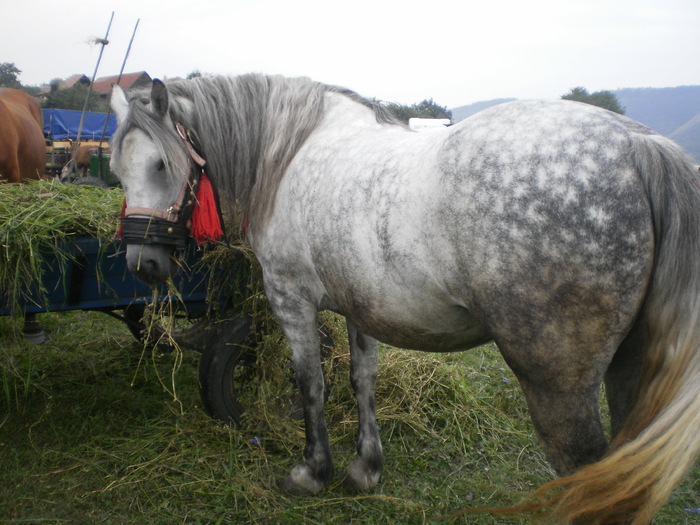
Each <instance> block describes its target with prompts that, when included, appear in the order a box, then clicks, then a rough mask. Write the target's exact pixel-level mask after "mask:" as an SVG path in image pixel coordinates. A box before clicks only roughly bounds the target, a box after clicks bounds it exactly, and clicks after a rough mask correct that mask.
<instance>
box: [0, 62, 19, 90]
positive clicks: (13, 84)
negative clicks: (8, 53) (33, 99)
mask: <svg viewBox="0 0 700 525" xmlns="http://www.w3.org/2000/svg"><path fill="white" fill-rule="evenodd" d="M20 73H22V71H21V70H19V69H18V68H17V67H16V66H15V64H14V63H13V62H3V63H2V64H0V87H8V88H15V89H20V88H21V87H22V83H21V82H20V81H19V79H18V78H17V77H18V76H19V75H20Z"/></svg>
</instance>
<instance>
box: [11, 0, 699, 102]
mask: <svg viewBox="0 0 700 525" xmlns="http://www.w3.org/2000/svg"><path fill="white" fill-rule="evenodd" d="M156 4H157V5H158V6H156ZM113 11H114V21H113V23H112V27H111V30H110V34H109V41H110V43H109V45H107V46H106V47H105V49H104V54H103V58H102V62H101V64H100V67H99V70H98V72H97V76H98V77H102V76H108V75H116V74H117V73H118V72H119V69H120V67H121V63H122V60H123V59H124V54H125V52H126V49H127V46H128V43H129V39H130V38H131V33H132V31H133V29H134V25H135V24H136V21H137V19H140V24H139V27H138V31H137V33H136V37H135V39H134V44H133V47H132V50H131V54H130V56H129V59H128V62H127V64H126V69H125V72H135V71H146V72H148V73H149V74H150V75H151V76H152V77H154V78H164V77H166V78H167V77H185V76H186V75H187V74H188V73H190V72H192V71H194V70H199V71H201V72H203V73H217V74H233V75H236V74H241V73H247V72H261V73H270V74H273V73H279V74H283V75H288V76H300V75H303V76H308V77H311V78H313V79H315V80H320V81H322V82H326V83H329V84H337V85H341V86H344V87H348V88H351V89H354V90H355V91H357V92H359V93H360V94H361V95H364V96H367V97H375V98H378V99H380V100H385V101H391V102H397V103H401V104H413V103H415V102H420V101H421V100H423V99H426V98H432V99H434V100H435V102H437V103H438V104H440V105H443V106H447V107H449V108H452V107H457V106H461V105H465V104H470V103H472V102H477V101H481V100H489V99H493V98H500V97H516V98H555V97H559V96H561V95H562V94H564V93H566V92H568V91H569V89H570V88H572V87H576V86H583V87H585V88H587V89H588V90H589V91H591V92H593V91H598V90H601V89H617V88H623V87H668V86H679V85H689V84H700V57H699V56H698V51H699V50H700V0H529V1H527V0H478V1H474V0H430V1H422V2H418V1H412V0H400V1H398V0H397V1H394V0H350V1H343V2H334V1H332V0H167V1H164V2H160V1H158V2H154V1H151V0H121V1H120V2H116V3H113V4H111V5H110V2H109V1H90V2H85V1H80V2H78V1H76V0H62V1H60V2H59V1H56V0H31V1H28V0H25V1H19V2H5V3H4V5H3V6H2V10H1V15H0V16H1V17H2V21H3V29H2V31H0V62H13V63H14V64H15V65H16V66H17V67H18V68H19V69H20V70H21V71H22V74H21V75H20V77H19V78H20V81H21V82H22V83H23V84H27V85H38V84H44V83H49V82H50V81H51V80H52V79H54V78H66V77H68V76H70V75H72V74H75V73H81V74H85V75H87V76H88V77H91V76H92V74H93V72H94V70H95V64H96V62H97V58H98V55H99V51H100V46H98V45H94V44H91V43H90V41H91V40H94V39H95V38H103V37H104V35H105V32H106V30H107V26H108V23H109V19H110V16H111V13H112V12H113Z"/></svg>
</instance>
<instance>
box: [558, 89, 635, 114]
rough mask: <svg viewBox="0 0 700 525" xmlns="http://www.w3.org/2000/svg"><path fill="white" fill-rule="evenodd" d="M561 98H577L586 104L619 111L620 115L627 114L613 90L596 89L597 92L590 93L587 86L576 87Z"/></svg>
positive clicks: (576, 99)
mask: <svg viewBox="0 0 700 525" xmlns="http://www.w3.org/2000/svg"><path fill="white" fill-rule="evenodd" d="M561 98H563V99H564V100H575V101H577V102H584V103H586V104H591V105H593V106H598V107H601V108H604V109H607V110H610V111H613V112H615V113H619V114H620V115H624V114H625V108H623V107H622V106H621V105H620V103H619V102H618V100H617V97H616V96H615V94H614V93H612V92H611V91H596V92H595V93H589V92H588V90H586V89H585V88H582V87H575V88H572V89H571V91H569V92H568V93H566V94H565V95H562V96H561Z"/></svg>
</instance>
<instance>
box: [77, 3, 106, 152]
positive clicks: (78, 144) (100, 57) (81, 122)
mask: <svg viewBox="0 0 700 525" xmlns="http://www.w3.org/2000/svg"><path fill="white" fill-rule="evenodd" d="M112 20H114V11H112V16H111V17H110V19H109V25H108V26H107V32H106V33H105V37H104V38H103V39H102V40H97V41H96V42H97V43H98V44H101V46H102V47H101V48H100V55H99V56H98V57H97V64H95V71H94V72H93V73H92V79H90V86H88V91H87V95H85V103H84V104H83V112H82V113H81V114H80V124H79V126H78V140H77V142H76V144H75V151H76V152H77V151H78V147H79V146H80V135H81V134H82V132H83V123H84V122H85V111H86V110H87V105H88V100H89V99H90V91H92V85H93V83H94V82H95V77H96V76H97V70H98V69H99V67H100V61H101V60H102V53H103V52H104V50H105V46H106V45H107V44H109V40H107V38H108V37H109V30H110V28H111V27H112ZM74 155H75V154H74Z"/></svg>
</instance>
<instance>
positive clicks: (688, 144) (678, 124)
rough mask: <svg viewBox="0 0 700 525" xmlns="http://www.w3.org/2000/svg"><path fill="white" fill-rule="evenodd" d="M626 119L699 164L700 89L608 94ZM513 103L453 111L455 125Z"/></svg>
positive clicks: (488, 102) (626, 90) (478, 104)
mask: <svg viewBox="0 0 700 525" xmlns="http://www.w3.org/2000/svg"><path fill="white" fill-rule="evenodd" d="M611 91H612V93H614V94H615V96H616V97H617V99H618V101H619V102H620V105H621V106H622V107H623V108H625V115H627V116H628V117H630V118H632V119H634V120H637V121H639V122H641V123H642V124H645V125H646V126H649V127H650V128H651V129H653V130H655V131H657V132H658V133H661V134H662V135H665V136H667V137H670V138H672V139H673V140H675V141H676V142H677V143H678V144H680V145H681V146H682V147H683V148H684V149H685V150H686V151H687V152H688V153H689V154H690V155H691V156H692V157H693V158H694V159H695V162H697V163H698V164H700V86H680V87H669V88H624V89H618V90H611ZM511 100H516V99H514V98H498V99H494V100H486V101H482V102H476V103H474V104H469V105H467V106H460V107H457V108H454V109H452V110H451V111H452V119H453V120H454V121H455V122H459V121H460V120H464V119H465V118H467V117H469V116H471V115H473V114H474V113H477V112H479V111H481V110H483V109H486V108H489V107H491V106H495V105H497V104H502V103H503V102H509V101H511Z"/></svg>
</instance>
